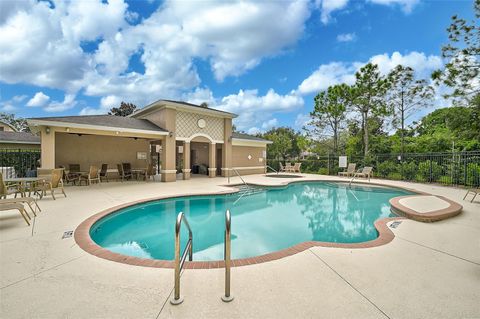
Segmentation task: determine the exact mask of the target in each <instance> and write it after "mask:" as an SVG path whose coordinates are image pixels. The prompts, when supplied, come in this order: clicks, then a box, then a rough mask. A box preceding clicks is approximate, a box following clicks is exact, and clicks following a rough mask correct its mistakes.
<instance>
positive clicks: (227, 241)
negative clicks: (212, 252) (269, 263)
mask: <svg viewBox="0 0 480 319" xmlns="http://www.w3.org/2000/svg"><path fill="white" fill-rule="evenodd" d="M231 229H232V219H231V215H230V210H229V209H227V210H226V211H225V244H224V250H223V253H224V259H225V295H224V296H222V301H223V302H230V301H232V300H233V296H232V295H231V294H230V268H231V258H232V251H231V249H232V245H231V242H232V236H231Z"/></svg>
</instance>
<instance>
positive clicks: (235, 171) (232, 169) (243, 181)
mask: <svg viewBox="0 0 480 319" xmlns="http://www.w3.org/2000/svg"><path fill="white" fill-rule="evenodd" d="M230 170H231V171H233V172H234V173H235V174H236V175H237V176H238V177H240V180H241V181H242V183H243V185H245V186H247V187H250V186H249V185H248V184H247V182H245V180H244V179H243V178H242V176H240V173H239V172H238V171H237V169H235V168H233V167H232V168H231V169H230ZM228 183H229V184H230V174H228Z"/></svg>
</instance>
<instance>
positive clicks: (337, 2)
mask: <svg viewBox="0 0 480 319" xmlns="http://www.w3.org/2000/svg"><path fill="white" fill-rule="evenodd" d="M315 3H316V6H317V7H318V8H320V11H321V13H320V20H321V21H322V23H323V24H327V23H329V22H330V21H331V18H332V17H331V14H332V12H334V11H337V10H340V9H343V8H345V7H346V6H347V4H348V0H316V1H315Z"/></svg>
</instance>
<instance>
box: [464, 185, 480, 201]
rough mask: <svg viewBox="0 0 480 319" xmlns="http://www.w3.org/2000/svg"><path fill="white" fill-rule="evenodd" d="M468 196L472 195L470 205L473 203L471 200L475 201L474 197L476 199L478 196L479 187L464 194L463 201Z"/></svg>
mask: <svg viewBox="0 0 480 319" xmlns="http://www.w3.org/2000/svg"><path fill="white" fill-rule="evenodd" d="M469 194H473V197H472V200H471V201H470V203H473V200H474V199H475V197H477V195H478V194H480V187H477V188H471V189H469V190H468V191H467V193H466V194H465V196H463V200H465V198H467V196H468V195H469Z"/></svg>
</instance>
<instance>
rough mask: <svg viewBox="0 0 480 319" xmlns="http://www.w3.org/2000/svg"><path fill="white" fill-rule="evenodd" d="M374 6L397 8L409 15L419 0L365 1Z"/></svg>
mask: <svg viewBox="0 0 480 319" xmlns="http://www.w3.org/2000/svg"><path fill="white" fill-rule="evenodd" d="M367 1H368V2H371V3H374V4H381V5H388V6H399V7H400V8H402V10H403V12H405V13H411V12H412V10H413V8H414V7H415V6H416V5H417V4H418V3H419V2H420V0H367Z"/></svg>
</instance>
